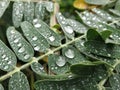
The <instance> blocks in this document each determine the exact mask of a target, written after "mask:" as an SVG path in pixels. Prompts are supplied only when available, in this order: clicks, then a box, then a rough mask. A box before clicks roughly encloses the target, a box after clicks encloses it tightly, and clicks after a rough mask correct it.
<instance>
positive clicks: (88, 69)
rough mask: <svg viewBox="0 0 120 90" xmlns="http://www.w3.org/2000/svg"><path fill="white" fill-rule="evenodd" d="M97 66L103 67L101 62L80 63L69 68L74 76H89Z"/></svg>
mask: <svg viewBox="0 0 120 90" xmlns="http://www.w3.org/2000/svg"><path fill="white" fill-rule="evenodd" d="M99 65H103V63H102V62H90V61H87V62H82V63H78V64H75V65H72V66H71V67H70V70H71V72H72V73H74V74H79V75H80V76H86V75H91V74H92V73H93V72H94V70H95V68H96V67H97V66H99Z"/></svg>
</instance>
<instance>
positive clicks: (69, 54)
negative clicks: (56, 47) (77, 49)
mask: <svg viewBox="0 0 120 90" xmlns="http://www.w3.org/2000/svg"><path fill="white" fill-rule="evenodd" d="M65 56H66V57H68V58H74V57H75V53H74V51H73V50H71V49H68V50H67V51H66V52H65Z"/></svg>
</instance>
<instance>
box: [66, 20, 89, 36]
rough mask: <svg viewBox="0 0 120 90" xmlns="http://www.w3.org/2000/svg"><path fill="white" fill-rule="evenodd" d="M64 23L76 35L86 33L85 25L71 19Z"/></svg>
mask: <svg viewBox="0 0 120 90" xmlns="http://www.w3.org/2000/svg"><path fill="white" fill-rule="evenodd" d="M66 23H68V24H69V25H70V26H71V27H72V28H73V30H74V31H75V32H77V33H81V34H82V33H86V31H87V30H88V28H87V27H86V26H85V25H83V24H81V23H80V22H78V21H75V20H73V19H67V21H66Z"/></svg>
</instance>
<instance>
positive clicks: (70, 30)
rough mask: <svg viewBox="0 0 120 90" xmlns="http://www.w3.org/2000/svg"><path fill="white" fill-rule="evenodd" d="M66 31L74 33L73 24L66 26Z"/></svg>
mask: <svg viewBox="0 0 120 90" xmlns="http://www.w3.org/2000/svg"><path fill="white" fill-rule="evenodd" d="M65 31H66V32H67V33H69V34H72V33H73V29H72V27H71V26H66V27H65Z"/></svg>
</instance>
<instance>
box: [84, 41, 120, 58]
mask: <svg viewBox="0 0 120 90" xmlns="http://www.w3.org/2000/svg"><path fill="white" fill-rule="evenodd" d="M85 47H86V49H87V50H88V51H89V52H91V53H94V54H96V55H100V56H105V57H110V58H120V51H119V50H120V46H119V45H114V44H105V43H103V42H100V41H87V42H85Z"/></svg>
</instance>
